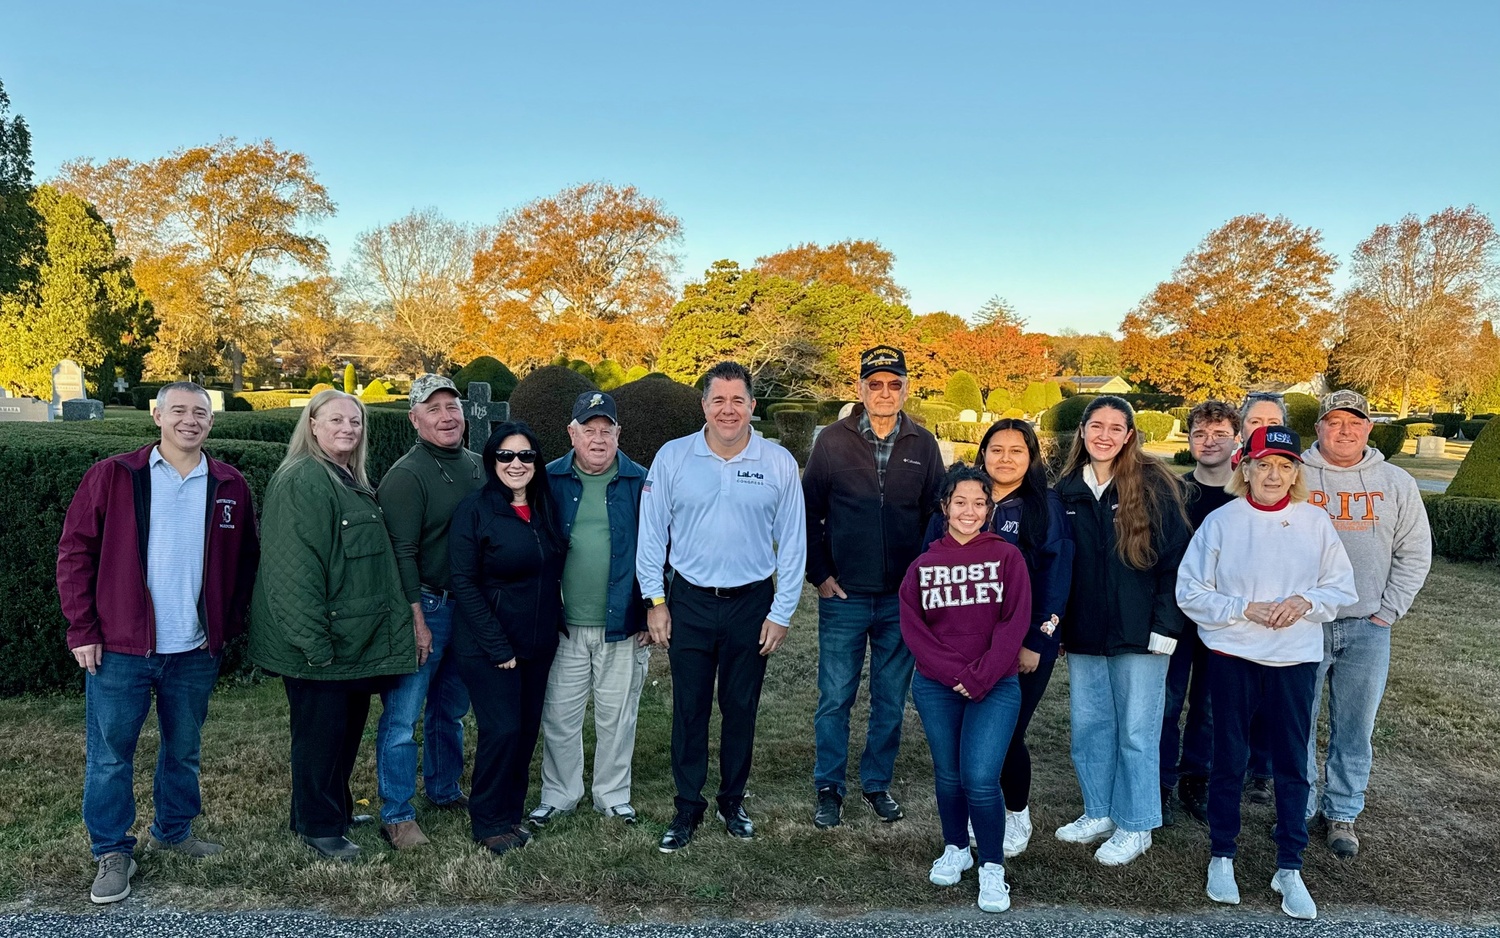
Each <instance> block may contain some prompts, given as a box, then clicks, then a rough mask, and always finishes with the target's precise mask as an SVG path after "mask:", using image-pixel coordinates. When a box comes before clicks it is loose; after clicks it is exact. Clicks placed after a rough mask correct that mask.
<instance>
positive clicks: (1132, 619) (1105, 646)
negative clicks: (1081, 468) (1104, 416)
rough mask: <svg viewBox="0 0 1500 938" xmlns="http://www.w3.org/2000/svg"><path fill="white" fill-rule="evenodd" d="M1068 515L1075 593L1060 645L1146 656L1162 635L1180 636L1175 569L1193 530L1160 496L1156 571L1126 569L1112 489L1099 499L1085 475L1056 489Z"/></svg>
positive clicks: (1084, 652)
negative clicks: (1117, 547)
mask: <svg viewBox="0 0 1500 938" xmlns="http://www.w3.org/2000/svg"><path fill="white" fill-rule="evenodd" d="M1057 494H1058V496H1059V497H1061V498H1062V502H1063V510H1064V511H1065V512H1066V513H1067V516H1068V520H1069V521H1070V522H1072V525H1073V542H1074V545H1075V553H1074V555H1073V590H1072V592H1071V593H1070V594H1069V596H1068V612H1067V614H1066V615H1065V616H1063V621H1062V645H1063V648H1065V649H1066V650H1067V651H1068V652H1069V653H1072V654H1080V655H1126V654H1145V653H1147V652H1148V651H1149V649H1148V647H1147V642H1149V641H1150V637H1151V633H1152V632H1156V633H1158V634H1160V635H1165V636H1167V637H1168V638H1177V637H1178V636H1179V635H1181V634H1182V632H1183V630H1184V629H1185V628H1186V627H1187V625H1188V622H1187V617H1186V616H1184V615H1183V614H1182V610H1180V609H1178V608H1177V566H1178V564H1180V563H1181V562H1182V555H1183V552H1184V551H1186V550H1187V546H1188V541H1190V540H1191V539H1192V532H1191V531H1189V530H1188V526H1187V522H1186V521H1184V520H1183V518H1182V516H1181V515H1180V514H1179V513H1178V512H1177V509H1176V508H1175V507H1173V506H1172V505H1171V503H1170V501H1169V500H1168V499H1167V496H1166V494H1165V493H1164V494H1162V495H1161V498H1162V499H1163V510H1162V512H1161V526H1160V528H1159V529H1158V530H1156V531H1154V532H1152V538H1151V546H1152V548H1153V549H1154V550H1155V551H1156V565H1155V566H1153V567H1152V568H1151V569H1149V570H1136V569H1135V568H1133V567H1129V566H1126V564H1125V562H1124V561H1123V560H1121V559H1120V555H1119V553H1117V552H1116V551H1115V509H1116V508H1118V507H1119V499H1118V498H1116V496H1115V487H1114V483H1113V482H1111V483H1110V485H1109V486H1108V487H1107V488H1106V489H1105V490H1104V494H1103V495H1102V496H1100V497H1099V498H1098V499H1095V498H1094V493H1093V492H1091V491H1089V487H1088V483H1086V482H1084V481H1083V474H1082V473H1081V472H1075V473H1073V474H1072V475H1069V476H1065V477H1064V478H1063V479H1062V480H1061V481H1059V482H1058V483H1057Z"/></svg>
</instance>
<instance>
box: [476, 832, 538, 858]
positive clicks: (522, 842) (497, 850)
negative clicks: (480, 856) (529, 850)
mask: <svg viewBox="0 0 1500 938" xmlns="http://www.w3.org/2000/svg"><path fill="white" fill-rule="evenodd" d="M530 842H531V838H530V837H524V838H523V837H522V836H521V835H520V834H519V833H517V832H516V831H515V829H514V828H513V829H511V830H508V831H506V832H505V833H503V834H496V835H494V836H493V837H481V838H480V840H479V843H480V844H481V845H482V846H484V847H485V848H487V849H488V850H489V851H490V853H493V854H494V855H495V856H497V857H498V856H501V855H502V854H506V853H509V852H510V851H512V850H520V849H521V848H522V847H524V846H526V845H527V844H528V843H530Z"/></svg>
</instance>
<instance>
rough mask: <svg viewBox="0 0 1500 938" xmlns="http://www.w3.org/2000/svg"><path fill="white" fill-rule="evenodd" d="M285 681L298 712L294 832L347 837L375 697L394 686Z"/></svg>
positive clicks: (294, 715)
mask: <svg viewBox="0 0 1500 938" xmlns="http://www.w3.org/2000/svg"><path fill="white" fill-rule="evenodd" d="M282 681H283V683H284V684H285V685H286V701H287V704H288V705H289V706H290V707H291V713H292V816H291V828H292V830H293V831H294V832H296V833H298V834H305V835H307V836H308V837H342V836H343V835H344V833H345V832H346V831H347V830H348V828H349V822H350V819H351V818H353V817H354V795H353V794H352V793H351V792H350V791H349V779H350V777H351V776H353V775H354V761H355V759H356V758H357V757H358V755H359V741H360V739H361V737H363V736H364V731H365V719H366V718H367V717H368V716H369V715H370V697H371V695H373V694H378V693H379V692H380V689H381V688H382V687H383V686H385V684H386V683H388V682H387V681H385V680H383V679H371V678H365V679H360V680H351V681H309V680H305V679H303V678H296V677H283V678H282Z"/></svg>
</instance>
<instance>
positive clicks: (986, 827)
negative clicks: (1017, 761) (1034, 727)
mask: <svg viewBox="0 0 1500 938" xmlns="http://www.w3.org/2000/svg"><path fill="white" fill-rule="evenodd" d="M911 698H912V702H913V703H915V704H916V705H917V714H918V715H919V716H921V718H922V729H923V730H924V731H925V732H926V733H927V747H928V748H929V749H931V750H932V779H933V784H934V787H935V788H936V790H937V805H938V817H939V818H941V819H942V822H943V843H944V844H952V845H954V846H967V845H968V843H969V831H968V825H969V822H970V821H972V822H973V824H974V842H975V846H977V847H978V848H979V862H980V863H981V864H984V863H997V864H1000V865H1004V863H1005V798H1004V796H1002V795H1001V794H1000V767H1001V765H1003V764H1004V762H1005V752H1006V750H1008V749H1009V748H1010V737H1011V734H1012V733H1013V732H1014V731H1015V728H1016V716H1017V714H1019V713H1020V711H1021V685H1020V682H1019V681H1017V680H1016V677H1015V675H1011V676H1010V677H1008V678H1005V679H1004V680H1002V681H1001V682H1000V683H998V684H996V685H995V686H994V687H993V688H991V689H990V692H989V693H988V694H985V695H984V699H983V700H970V699H968V698H967V697H965V696H963V695H962V694H960V693H958V692H957V691H955V690H954V689H953V688H951V687H945V686H943V685H942V684H939V683H938V682H937V681H934V680H932V679H931V678H929V677H924V676H923V675H921V674H918V675H916V676H915V677H913V678H912V682H911Z"/></svg>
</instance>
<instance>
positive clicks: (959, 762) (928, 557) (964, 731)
mask: <svg viewBox="0 0 1500 938" xmlns="http://www.w3.org/2000/svg"><path fill="white" fill-rule="evenodd" d="M942 507H943V514H944V516H945V517H946V518H947V520H948V531H947V534H945V535H944V536H943V538H942V539H941V540H939V541H936V542H934V543H933V544H932V546H931V547H930V548H929V549H928V550H927V552H926V553H924V554H922V556H920V557H918V558H917V559H916V561H915V562H914V563H912V565H911V569H909V570H907V571H906V579H905V580H904V581H903V582H902V584H901V637H902V638H904V639H905V640H906V645H907V647H908V648H910V649H911V652H912V655H913V657H915V658H916V664H917V673H916V674H915V675H914V676H913V678H912V686H911V695H912V700H913V701H914V702H915V703H916V706H917V713H918V714H919V715H920V716H921V717H922V728H923V729H924V730H925V731H926V733H927V745H928V747H929V748H930V749H931V750H932V769H933V778H934V781H935V783H936V788H937V803H938V815H939V817H941V819H942V822H943V843H944V847H943V855H942V856H940V857H938V858H937V860H936V861H935V862H934V863H933V864H932V872H931V873H930V874H929V877H928V878H929V879H931V880H932V882H933V883H935V884H937V885H939V886H952V885H954V884H955V883H957V882H958V881H959V878H960V877H961V876H962V875H963V871H964V870H967V869H969V868H970V867H972V866H973V865H974V857H973V856H972V855H971V854H970V853H969V833H968V823H969V821H970V820H972V821H973V824H974V839H975V842H976V843H977V846H978V850H979V907H980V908H981V909H983V910H984V911H986V912H1004V911H1005V910H1006V909H1008V908H1010V889H1009V887H1008V886H1006V884H1005V866H1004V864H1005V854H1004V843H1005V801H1004V798H1003V797H1002V796H1001V794H1000V767H1001V764H1002V763H1003V762H1004V761H1005V752H1006V749H1007V748H1009V746H1010V737H1011V733H1012V731H1014V729H1015V726H1016V714H1017V712H1018V711H1019V710H1020V706H1021V691H1020V685H1019V684H1018V682H1017V680H1016V664H1017V658H1018V657H1019V653H1020V650H1021V642H1022V640H1023V639H1024V638H1025V637H1026V630H1027V629H1028V627H1029V626H1030V622H1029V619H1030V616H1031V579H1030V576H1029V575H1028V574H1027V571H1026V561H1025V559H1024V558H1023V557H1022V556H1021V552H1020V551H1019V550H1017V549H1016V548H1015V547H1014V546H1012V545H1011V544H1009V543H1007V542H1006V541H1005V540H1003V539H1002V538H1000V537H999V536H998V535H995V534H991V533H990V532H988V531H985V530H984V526H985V523H986V522H987V521H988V520H989V516H990V512H991V511H992V510H993V508H994V503H993V502H992V501H991V499H990V484H989V480H988V479H987V478H986V477H985V475H984V473H983V472H981V471H980V470H978V469H975V468H974V467H972V466H966V465H962V464H956V465H955V466H954V467H953V468H952V469H951V470H950V471H949V473H948V476H947V478H946V479H944V481H943V489H942Z"/></svg>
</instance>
